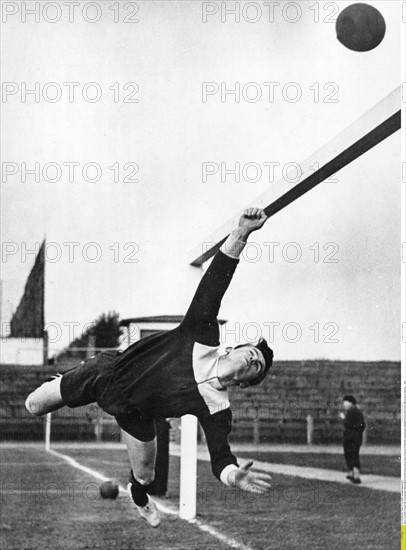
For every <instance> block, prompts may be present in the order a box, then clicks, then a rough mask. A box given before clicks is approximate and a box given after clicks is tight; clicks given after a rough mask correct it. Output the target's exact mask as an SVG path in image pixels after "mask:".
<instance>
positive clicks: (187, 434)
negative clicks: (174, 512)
mask: <svg viewBox="0 0 406 550" xmlns="http://www.w3.org/2000/svg"><path fill="white" fill-rule="evenodd" d="M196 490H197V418H196V417H195V416H192V415H190V414H187V415H185V416H182V420H181V442H180V490H179V516H180V517H181V518H182V519H187V520H193V519H195V517H196Z"/></svg>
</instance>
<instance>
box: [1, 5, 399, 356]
mask: <svg viewBox="0 0 406 550" xmlns="http://www.w3.org/2000/svg"><path fill="white" fill-rule="evenodd" d="M370 3H372V4H373V5H374V6H376V7H377V8H378V9H380V11H381V13H382V14H383V15H384V17H385V20H386V24H387V31H386V36H385V38H384V40H383V42H382V44H381V45H380V46H379V47H378V48H376V49H375V50H373V51H371V52H367V53H358V52H353V51H350V50H349V49H347V48H345V47H344V46H343V45H342V44H340V43H339V41H338V40H337V39H336V36H335V25H334V19H335V18H336V16H337V14H338V12H339V11H341V10H342V9H343V8H344V7H345V6H346V5H348V4H349V3H348V2H339V3H334V2H303V1H302V2H286V1H280V2H278V3H274V4H273V9H274V11H273V13H271V12H270V11H269V10H270V7H269V6H268V7H267V6H266V5H265V4H264V3H261V2H258V3H252V2H251V3H247V2H236V3H235V2H227V3H224V2H203V3H201V2H188V1H179V2H178V1H175V0H171V1H167V2H155V1H150V2H129V3H117V2H109V1H103V2H94V3H90V7H89V3H86V2H79V5H78V6H76V7H75V9H74V11H72V10H73V7H72V6H70V7H69V6H67V5H65V4H64V5H63V6H62V7H60V8H59V11H57V10H56V8H55V6H54V4H53V3H46V2H41V3H39V5H40V9H39V12H38V13H37V14H36V15H30V14H27V13H26V11H27V10H28V9H29V8H30V7H32V6H31V4H33V3H29V2H22V3H16V2H4V3H3V4H7V6H6V8H5V7H4V5H3V10H6V12H4V11H3V21H5V22H4V24H3V38H2V41H3V48H2V50H3V51H2V65H3V104H2V119H3V122H2V138H3V161H2V162H3V164H2V170H3V171H2V226H1V229H2V241H3V249H2V275H1V279H2V283H3V284H2V289H3V290H2V294H3V303H2V320H3V322H4V321H5V320H7V319H8V318H9V317H10V314H11V312H12V311H13V310H15V308H16V307H17V305H18V302H19V300H20V298H21V296H22V293H23V288H24V284H25V281H26V278H27V276H28V273H29V271H30V269H31V267H32V265H33V261H34V254H33V253H27V251H32V250H35V247H36V243H38V246H39V243H40V242H41V241H42V239H43V238H44V237H46V239H47V260H48V261H47V265H46V304H45V318H46V323H47V328H48V330H49V334H50V339H51V348H52V349H53V350H57V349H60V348H62V347H63V346H65V345H66V344H67V343H68V342H69V341H70V340H71V339H72V337H76V336H79V335H80V333H81V331H82V330H83V329H84V328H85V327H86V323H89V322H90V321H92V320H93V319H95V318H96V317H98V316H99V315H100V314H101V313H103V312H107V311H110V310H115V311H117V312H119V314H120V316H121V317H122V318H129V317H137V316H144V315H162V314H182V313H184V312H185V310H186V309H187V306H188V303H189V302H190V300H191V297H192V296H193V292H194V288H195V287H196V285H197V284H198V282H199V280H200V277H201V274H202V271H201V270H199V269H197V268H193V267H190V266H189V262H190V261H191V260H192V259H193V258H192V257H191V254H190V251H191V250H193V249H194V248H195V247H196V245H198V244H199V243H201V242H203V241H204V240H205V239H206V238H207V237H208V236H209V235H210V233H211V232H212V231H213V230H214V229H216V227H218V226H219V225H221V224H222V223H223V222H224V221H225V220H227V219H228V218H230V217H231V216H233V215H234V214H235V213H236V212H237V211H239V210H240V209H241V208H243V207H245V206H248V205H252V206H255V204H251V201H252V200H253V199H254V198H255V197H257V196H259V195H261V194H262V193H263V192H265V191H266V190H267V189H268V188H269V186H270V185H272V184H273V183H275V182H276V180H278V179H280V178H281V177H285V178H288V177H291V176H288V175H287V174H288V171H287V168H288V167H289V166H292V165H294V166H296V165H297V164H298V163H300V162H301V161H302V160H303V159H306V158H307V157H309V156H310V155H312V154H313V153H314V152H315V151H317V150H318V149H319V148H321V147H323V145H324V144H325V143H327V142H328V141H329V140H330V139H332V138H333V137H334V136H335V135H337V134H338V133H340V132H341V131H342V130H343V129H345V128H346V127H347V126H348V125H349V124H351V123H352V122H353V121H355V120H357V119H358V118H359V117H360V116H361V115H362V114H363V113H364V112H365V111H367V110H368V109H369V108H371V107H373V106H374V105H375V104H376V103H377V102H378V101H380V100H381V99H382V98H384V97H385V96H386V95H387V94H389V93H390V92H391V91H392V90H393V89H394V88H395V87H397V86H399V84H400V80H401V78H400V63H401V60H400V30H401V27H400V9H401V6H400V3H398V2H395V1H387V0H385V1H383V2H370ZM234 5H235V6H236V9H237V12H236V13H237V14H239V18H240V20H239V22H236V20H235V19H236V15H235V14H234V15H233V14H232V13H230V9H231V8H232V7H233V6H234ZM86 6H87V7H86ZM227 10H229V11H228V12H227ZM35 17H36V18H37V20H35ZM52 20H53V21H54V22H51V21H52ZM4 83H6V84H4ZM248 83H250V85H249V86H247V84H248ZM232 89H234V90H237V91H236V92H235V93H234V94H232V93H226V92H227V90H228V91H229V92H230V90H232ZM29 90H34V91H35V93H29ZM27 91H28V93H27ZM222 91H223V93H222ZM271 91H272V93H271ZM400 160H401V157H400V133H399V132H398V133H397V134H395V135H394V136H392V137H390V138H389V139H387V140H386V141H385V142H384V143H382V144H380V145H379V146H377V147H376V148H374V149H373V150H372V151H370V152H368V153H367V154H365V155H364V156H363V157H361V158H359V159H358V160H357V161H355V162H353V163H352V164H351V165H349V166H347V167H346V168H344V169H343V170H341V171H340V172H339V173H338V174H337V175H336V177H335V181H330V182H326V183H324V184H322V185H320V186H318V187H317V188H316V189H314V190H312V191H311V192H310V193H308V194H307V195H306V196H304V197H302V198H301V199H300V200H298V201H296V202H295V203H294V204H292V205H291V206H289V207H288V208H286V209H284V210H283V211H282V212H280V213H279V214H277V215H276V216H275V217H274V218H272V219H270V220H269V221H268V222H267V224H266V225H265V226H264V227H263V229H262V230H261V232H258V233H257V234H255V236H254V235H253V236H252V241H253V242H254V243H256V244H254V245H251V246H250V247H249V248H247V250H246V254H245V256H244V258H243V259H242V260H241V262H240V265H239V267H238V270H237V273H236V275H235V278H234V280H233V282H232V285H231V287H230V289H229V291H228V293H227V295H226V296H225V298H224V300H223V304H222V309H221V317H222V318H224V319H227V320H228V323H227V325H226V326H225V331H223V333H222V338H221V343H222V345H229V344H230V345H232V344H233V343H241V341H243V340H249V341H251V340H254V339H255V338H256V337H257V336H259V333H262V334H263V335H264V336H265V337H266V338H267V339H268V340H269V341H270V342H271V345H272V346H273V347H274V350H275V357H276V359H281V360H282V359H323V358H324V359H342V360H381V359H382V360H399V358H400V346H399V335H400V321H399V320H400V249H401V232H400V223H401V200H400V177H399V175H400ZM270 163H273V164H271V165H272V166H274V172H271V171H270V168H269V167H270V166H271V165H270ZM292 163H293V164H292ZM236 166H237V171H236V172H234V173H233V172H232V171H233V169H234V170H235V168H236ZM35 167H37V172H38V174H37V175H35V174H33V173H32V170H33V169H34V168H35ZM205 167H206V168H205ZM207 167H210V168H211V170H212V171H214V172H215V173H209V174H208V173H207V170H208V168H207ZM27 170H28V172H27ZM30 170H31V172H30ZM205 170H206V172H205ZM36 179H37V180H38V181H35V180H36Z"/></svg>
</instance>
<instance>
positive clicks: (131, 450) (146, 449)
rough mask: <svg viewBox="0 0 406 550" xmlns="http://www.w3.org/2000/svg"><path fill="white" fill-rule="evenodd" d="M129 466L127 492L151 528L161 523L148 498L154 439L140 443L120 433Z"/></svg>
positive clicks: (154, 455) (151, 476) (127, 434)
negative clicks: (125, 447) (125, 448)
mask: <svg viewBox="0 0 406 550" xmlns="http://www.w3.org/2000/svg"><path fill="white" fill-rule="evenodd" d="M122 434H123V439H124V442H125V444H126V446H127V451H128V457H129V459H130V464H131V472H130V483H129V485H128V491H129V493H130V494H131V497H132V500H133V502H134V504H135V505H136V507H137V509H138V512H139V514H140V516H141V517H142V518H144V519H145V520H146V521H147V522H148V523H149V524H150V525H151V526H152V527H158V525H159V524H160V523H161V515H160V513H159V510H158V509H157V507H156V504H155V502H154V501H153V500H152V499H151V498H150V497H149V496H148V489H149V487H150V485H151V483H152V482H153V481H154V478H155V459H156V437H154V438H153V439H152V440H150V441H140V440H139V439H136V438H135V437H133V436H132V435H130V434H129V433H128V432H126V431H124V430H123V431H122Z"/></svg>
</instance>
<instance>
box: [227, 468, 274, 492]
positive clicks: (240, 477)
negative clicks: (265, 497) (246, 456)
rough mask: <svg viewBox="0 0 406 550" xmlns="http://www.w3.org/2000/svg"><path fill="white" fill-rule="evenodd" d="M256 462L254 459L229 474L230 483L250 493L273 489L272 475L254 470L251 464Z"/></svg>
mask: <svg viewBox="0 0 406 550" xmlns="http://www.w3.org/2000/svg"><path fill="white" fill-rule="evenodd" d="M253 464H254V462H253V461H252V460H250V461H249V462H247V464H245V465H244V466H240V467H239V468H238V470H233V471H231V472H230V473H229V474H228V479H227V481H228V483H229V484H230V485H232V486H233V487H238V488H239V489H242V490H243V491H247V492H249V493H258V494H261V495H262V494H264V493H268V492H269V491H270V489H271V484H270V481H271V476H270V475H268V474H263V473H259V472H252V471H251V470H250V468H251V466H252V465H253Z"/></svg>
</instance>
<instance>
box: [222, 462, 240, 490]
mask: <svg viewBox="0 0 406 550" xmlns="http://www.w3.org/2000/svg"><path fill="white" fill-rule="evenodd" d="M234 470H238V467H237V466H236V465H235V464H229V465H228V466H226V467H225V468H224V470H223V471H222V472H221V474H220V481H221V482H222V483H224V485H230V484H229V483H228V480H227V478H228V474H229V473H230V472H233V471H234Z"/></svg>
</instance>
